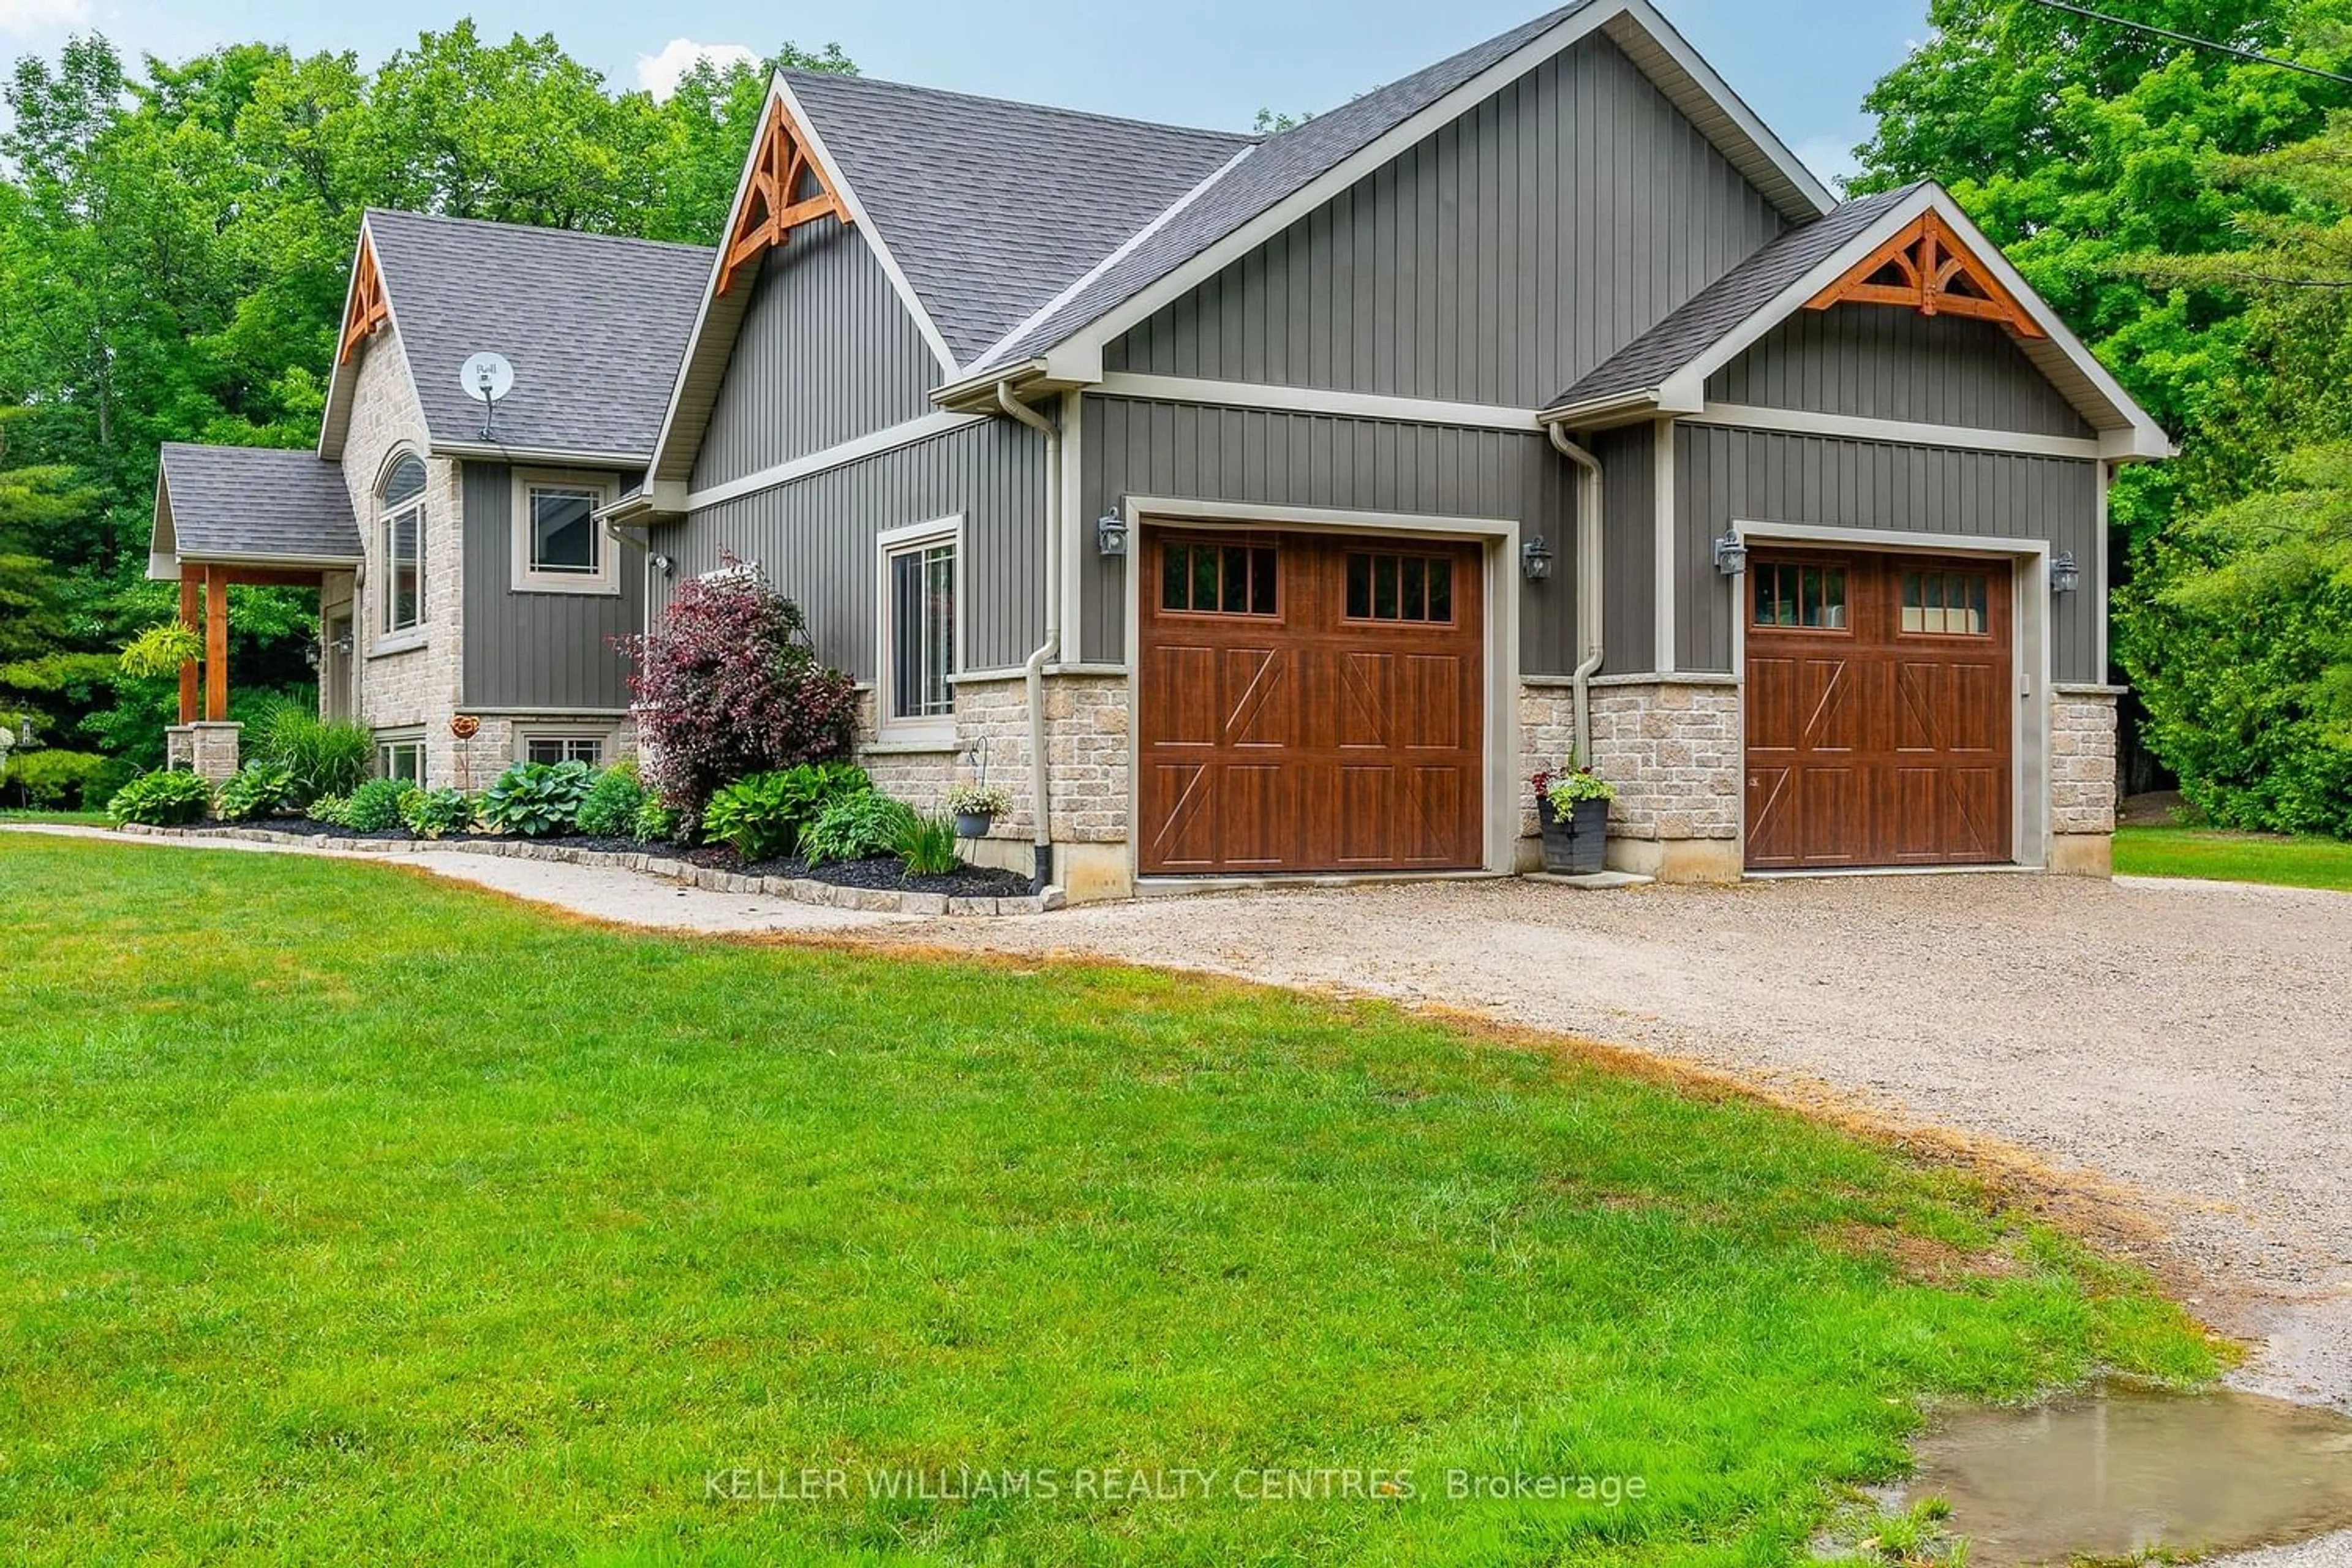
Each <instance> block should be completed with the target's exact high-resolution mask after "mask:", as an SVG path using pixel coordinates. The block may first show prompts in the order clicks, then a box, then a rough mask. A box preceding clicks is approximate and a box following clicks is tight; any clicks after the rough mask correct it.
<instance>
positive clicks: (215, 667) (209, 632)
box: [205, 566, 228, 723]
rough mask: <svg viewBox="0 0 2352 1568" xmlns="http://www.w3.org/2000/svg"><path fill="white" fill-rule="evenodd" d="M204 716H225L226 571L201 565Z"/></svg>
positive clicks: (215, 720) (226, 706)
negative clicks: (203, 590) (203, 595)
mask: <svg viewBox="0 0 2352 1568" xmlns="http://www.w3.org/2000/svg"><path fill="white" fill-rule="evenodd" d="M227 717H228V574H227V573H226V571H224V570H223V569H222V568H220V567H218V566H207V567H205V718H207V719H209V720H211V721H214V722H215V723H218V722H219V721H222V720H224V719H226V718H227Z"/></svg>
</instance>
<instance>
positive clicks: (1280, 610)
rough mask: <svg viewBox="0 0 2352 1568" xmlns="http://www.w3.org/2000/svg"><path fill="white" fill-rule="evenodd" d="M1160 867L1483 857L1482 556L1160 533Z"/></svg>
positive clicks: (1382, 544) (1147, 847)
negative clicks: (1481, 852) (1481, 845)
mask: <svg viewBox="0 0 2352 1568" xmlns="http://www.w3.org/2000/svg"><path fill="white" fill-rule="evenodd" d="M1138 553H1139V560H1138V562H1137V567H1138V570H1139V572H1140V573H1141V574H1142V582H1141V583H1140V584H1139V589H1140V592H1141V600H1142V617H1143V618H1142V625H1141V626H1140V627H1139V629H1138V631H1139V643H1140V652H1141V661H1140V669H1139V680H1138V691H1139V700H1138V719H1137V723H1138V726H1139V735H1138V741H1139V751H1140V753H1141V755H1140V761H1141V765H1142V772H1141V776H1140V778H1139V780H1138V795H1139V805H1140V822H1139V832H1140V834H1141V837H1142V847H1141V851H1140V855H1139V860H1140V863H1141V867H1142V869H1143V870H1144V871H1145V872H1146V873H1148V874H1149V873H1159V874H1162V875H1166V874H1179V875H1203V874H1216V873H1249V874H1265V873H1272V872H1285V871H1377V870H1435V869H1444V868H1475V867H1476V866H1477V865H1478V864H1479V863H1480V861H1481V858H1482V857H1481V854H1480V843H1479V840H1480V824H1481V822H1482V820H1483V816H1484V813H1483V809H1482V807H1483V802H1484V797H1485V792H1484V782H1483V781H1484V772H1483V766H1482V756H1483V751H1484V746H1485V736H1484V732H1483V729H1482V722H1483V714H1482V711H1481V693H1482V691H1483V689H1484V684H1485V676H1484V668H1485V650H1484V646H1483V636H1482V627H1483V623H1484V616H1483V606H1482V603H1481V583H1482V573H1481V570H1480V553H1479V547H1478V546H1477V545H1475V544H1454V543H1451V542H1391V541H1378V540H1364V539H1350V538H1343V537H1338V536H1327V535H1322V534H1307V533H1272V532H1268V533H1241V532H1234V531H1221V532H1213V533H1212V532H1184V531H1176V530H1171V529H1148V530H1145V531H1143V536H1142V543H1141V547H1140V549H1139V552H1138Z"/></svg>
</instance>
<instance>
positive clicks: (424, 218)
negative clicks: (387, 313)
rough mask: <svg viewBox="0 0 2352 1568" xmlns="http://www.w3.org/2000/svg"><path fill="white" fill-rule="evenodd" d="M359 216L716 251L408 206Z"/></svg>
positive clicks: (375, 209)
mask: <svg viewBox="0 0 2352 1568" xmlns="http://www.w3.org/2000/svg"><path fill="white" fill-rule="evenodd" d="M361 213H362V217H367V218H376V217H391V218H410V219H414V220H415V221H416V222H418V223H425V224H433V225H436V226H441V227H447V228H459V227H465V228H491V229H497V230H499V232H501V233H504V234H528V235H544V236H547V237H551V238H555V239H564V240H571V239H586V240H597V241H602V242H604V243H606V244H612V245H635V246H643V247H646V248H647V249H651V250H688V251H698V252H699V253H701V254H702V255H704V256H709V255H711V254H712V253H713V252H714V251H715V249H716V248H717V247H713V246H709V245H697V244H695V243H693V242H692V241H690V240H682V239H647V238H646V237H644V236H642V235H635V234H605V233H603V232H602V231H600V230H597V229H591V228H562V227H558V226H555V225H553V224H543V223H509V222H507V221H505V220H504V219H503V218H492V217H460V216H457V215H456V214H454V213H422V212H417V211H415V210H413V209H411V208H408V207H380V206H373V205H372V206H367V207H364V208H362V209H361Z"/></svg>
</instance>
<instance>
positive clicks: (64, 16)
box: [0, 0, 89, 38]
mask: <svg viewBox="0 0 2352 1568" xmlns="http://www.w3.org/2000/svg"><path fill="white" fill-rule="evenodd" d="M87 21H89V0H0V37H19V38H30V37H38V36H40V35H42V34H46V33H57V32H63V31H65V30H66V29H67V28H68V27H79V26H81V25H82V24H83V23H85V22H87Z"/></svg>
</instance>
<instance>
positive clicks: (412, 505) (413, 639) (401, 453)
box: [368, 444, 433, 657]
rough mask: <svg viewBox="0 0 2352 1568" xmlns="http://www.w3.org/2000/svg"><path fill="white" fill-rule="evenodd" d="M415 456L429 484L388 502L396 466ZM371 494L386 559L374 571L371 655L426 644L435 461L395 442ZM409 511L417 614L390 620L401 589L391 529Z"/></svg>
mask: <svg viewBox="0 0 2352 1568" xmlns="http://www.w3.org/2000/svg"><path fill="white" fill-rule="evenodd" d="M411 459H414V460H415V463H416V464H417V466H418V467H419V468H423V469H424V470H425V484H424V486H423V488H421V489H418V490H417V492H416V494H415V495H414V496H412V497H410V498H409V499H408V500H404V501H403V502H401V503H400V504H399V505H398V506H396V507H387V506H386V505H385V503H384V499H383V491H384V487H385V486H386V485H388V484H390V483H391V482H392V474H393V470H394V468H399V467H400V465H401V464H402V463H404V462H407V461H409V460H411ZM370 494H371V497H372V498H373V504H374V508H375V530H374V531H375V541H374V542H375V548H376V552H377V554H378V555H379V557H380V558H381V561H382V564H383V570H382V571H380V572H378V573H377V574H375V575H376V579H377V584H378V586H377V588H376V592H375V595H374V597H375V604H374V605H373V614H372V615H371V616H369V619H370V620H371V621H373V623H374V624H373V626H371V627H370V635H369V637H368V651H369V655H370V657H373V655H374V654H375V653H377V652H378V651H382V652H384V653H400V652H404V651H405V650H407V649H409V648H412V647H423V646H424V645H425V636H426V625H427V623H426V616H428V614H429V613H430V612H429V605H428V604H427V601H426V598H425V562H426V560H427V559H428V558H429V554H430V552H429V551H428V550H427V548H426V545H427V541H426V539H425V530H426V528H427V527H428V526H429V525H430V523H431V521H432V500H433V466H432V464H430V463H429V462H427V461H426V460H425V454H424V453H422V452H420V451H418V450H417V449H416V448H415V447H411V446H408V445H406V444H403V445H401V446H398V447H394V448H393V449H392V450H391V451H390V452H388V453H386V454H385V455H384V459H383V466H382V467H380V468H378V469H377V470H376V476H375V485H374V488H373V490H371V492H370ZM408 516H414V517H415V520H416V618H415V620H413V621H410V622H409V623H408V624H407V625H405V626H394V625H393V624H392V609H393V595H394V593H395V592H397V584H398V582H399V573H398V570H397V569H396V568H395V566H394V557H393V552H392V529H393V524H394V522H396V521H399V520H400V519H401V518H403V517H408Z"/></svg>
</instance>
